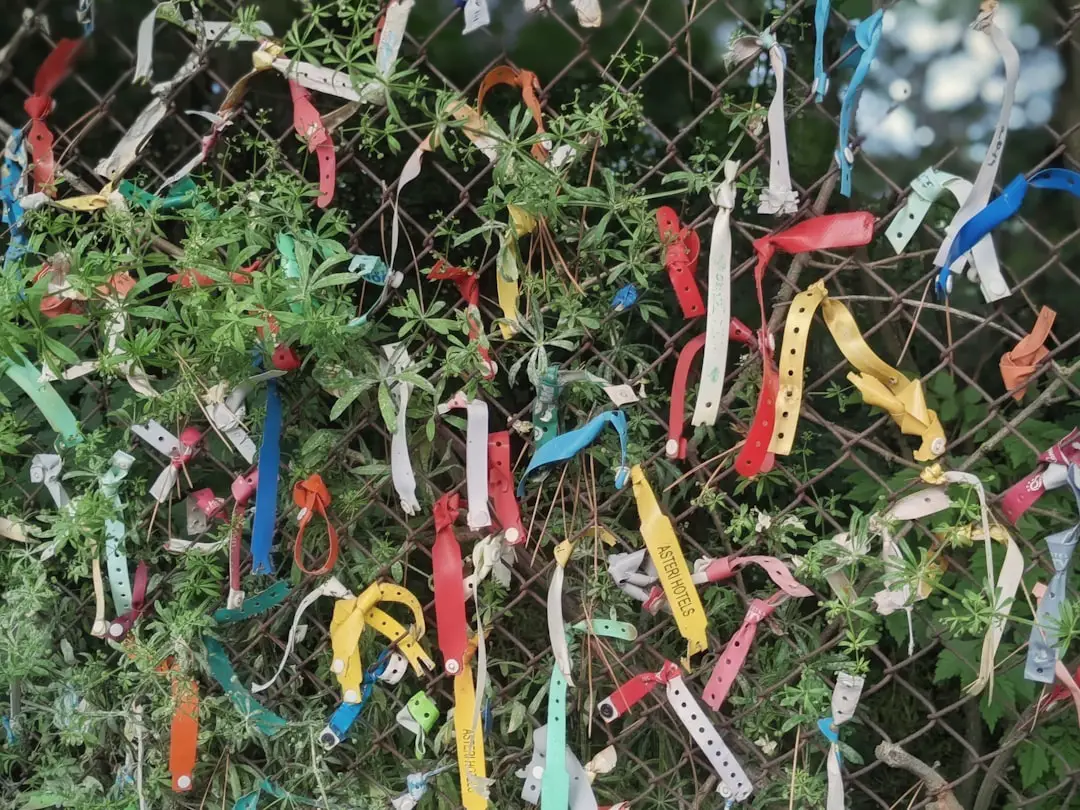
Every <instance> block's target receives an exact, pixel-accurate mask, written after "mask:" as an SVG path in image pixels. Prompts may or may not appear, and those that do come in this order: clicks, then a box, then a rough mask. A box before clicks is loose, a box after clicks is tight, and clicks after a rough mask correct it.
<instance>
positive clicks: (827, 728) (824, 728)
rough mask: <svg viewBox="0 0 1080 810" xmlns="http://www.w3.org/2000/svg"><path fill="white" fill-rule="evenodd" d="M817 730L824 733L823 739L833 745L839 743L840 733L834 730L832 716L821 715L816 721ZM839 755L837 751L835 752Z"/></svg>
mask: <svg viewBox="0 0 1080 810" xmlns="http://www.w3.org/2000/svg"><path fill="white" fill-rule="evenodd" d="M817 727H818V731H820V732H821V733H822V734H823V735H825V739H826V740H828V741H829V742H830V743H832V744H833V745H839V744H840V734H839V733H838V732H837V730H836V725H835V724H834V723H833V719H832V717H831V716H830V717H822V718H821V719H820V720H818V721H817ZM837 756H838V757H839V756H840V755H839V753H838V754H837Z"/></svg>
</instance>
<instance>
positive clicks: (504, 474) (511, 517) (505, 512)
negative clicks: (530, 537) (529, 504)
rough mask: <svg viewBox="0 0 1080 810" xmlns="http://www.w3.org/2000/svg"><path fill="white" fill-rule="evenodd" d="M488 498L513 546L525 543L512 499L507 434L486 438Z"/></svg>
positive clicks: (518, 513) (522, 525)
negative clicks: (489, 497)
mask: <svg viewBox="0 0 1080 810" xmlns="http://www.w3.org/2000/svg"><path fill="white" fill-rule="evenodd" d="M488 494H489V495H490V496H491V502H492V504H494V507H495V520H496V521H497V522H498V524H499V526H500V527H501V528H502V530H503V536H504V537H505V538H506V542H507V543H509V544H510V545H512V546H515V545H517V544H518V543H524V542H525V526H524V524H522V522H521V508H520V507H519V506H518V502H517V498H516V497H515V496H514V476H513V472H512V471H511V469H510V433H509V432H508V431H505V430H501V431H498V432H496V433H489V434H488Z"/></svg>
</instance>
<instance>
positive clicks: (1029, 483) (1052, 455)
mask: <svg viewBox="0 0 1080 810" xmlns="http://www.w3.org/2000/svg"><path fill="white" fill-rule="evenodd" d="M1076 444H1080V430H1078V429H1075V428H1074V429H1073V430H1071V431H1069V435H1068V436H1066V437H1065V438H1063V439H1061V441H1059V442H1058V443H1057V444H1055V445H1054V446H1053V447H1051V448H1050V449H1049V450H1045V451H1043V452H1042V453H1040V454H1039V466H1038V467H1036V468H1035V469H1034V470H1033V471H1032V472H1030V473H1028V474H1027V475H1026V476H1024V477H1023V478H1022V479H1021V480H1019V481H1017V482H1016V483H1015V484H1013V485H1012V486H1011V487H1009V489H1008V490H1007V491H1006V492H1005V495H1004V497H1003V498H1002V500H1001V513H1002V514H1003V515H1005V519H1006V520H1008V521H1009V523H1012V524H1013V525H1015V524H1016V521H1018V520H1019V519H1020V516H1021V515H1022V514H1024V512H1026V511H1027V510H1028V509H1030V508H1031V507H1032V506H1034V505H1035V502H1036V501H1037V500H1039V498H1041V497H1042V496H1043V494H1044V493H1045V492H1046V484H1045V482H1044V481H1043V474H1044V473H1045V472H1046V466H1047V465H1048V464H1060V465H1061V466H1063V467H1068V466H1069V465H1070V464H1078V463H1080V447H1076V446H1074V445H1076Z"/></svg>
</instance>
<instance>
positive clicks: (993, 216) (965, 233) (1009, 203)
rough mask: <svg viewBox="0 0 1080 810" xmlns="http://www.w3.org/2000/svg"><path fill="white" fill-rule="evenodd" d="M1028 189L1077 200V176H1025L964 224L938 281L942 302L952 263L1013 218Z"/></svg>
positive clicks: (1048, 172)
mask: <svg viewBox="0 0 1080 810" xmlns="http://www.w3.org/2000/svg"><path fill="white" fill-rule="evenodd" d="M1029 188H1040V189H1047V190H1049V191H1067V192H1068V193H1069V194H1072V195H1073V196H1074V197H1080V173H1077V172H1073V171H1069V170H1068V169H1043V170H1042V171H1041V172H1036V173H1035V174H1033V175H1032V176H1031V179H1027V178H1025V177H1024V175H1022V174H1021V175H1017V177H1016V178H1015V179H1014V180H1013V181H1012V182H1011V183H1009V185H1007V186H1005V190H1004V191H1002V192H1001V194H1000V196H998V197H996V198H994V199H993V200H991V201H990V202H989V203H987V205H986V207H985V208H984V209H983V210H982V211H980V212H979V213H977V214H975V216H973V217H972V218H971V219H969V220H968V221H967V222H965V223H964V226H963V227H962V228H961V229H960V231H959V233H957V234H956V238H955V239H953V242H952V247H951V248H950V249H949V258H948V260H947V261H946V262H945V265H944V266H943V267H942V268H941V272H940V273H938V278H937V285H936V287H937V294H938V297H939V298H944V297H945V296H947V295H948V294H949V293H950V292H951V291H952V270H951V269H950V268H951V267H952V265H953V263H954V262H955V261H956V260H957V259H959V258H960V257H961V256H963V255H964V254H965V253H967V252H968V251H970V250H971V249H972V248H974V247H975V245H977V244H978V243H979V242H981V241H982V239H983V237H985V236H986V235H987V234H989V233H990V232H991V231H993V230H994V229H995V228H997V227H998V225H1000V224H1001V223H1003V222H1005V221H1006V220H1008V219H1010V218H1011V217H1013V216H1014V215H1015V214H1016V212H1017V211H1019V210H1020V207H1021V206H1022V205H1023V203H1024V197H1025V196H1026V195H1027V190H1028V189H1029Z"/></svg>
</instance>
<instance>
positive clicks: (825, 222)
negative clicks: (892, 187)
mask: <svg viewBox="0 0 1080 810" xmlns="http://www.w3.org/2000/svg"><path fill="white" fill-rule="evenodd" d="M873 235H874V217H873V215H872V214H870V213H869V212H866V211H856V212H851V213H848V214H829V215H826V216H821V217H814V218H813V219H808V220H806V221H804V222H800V223H799V224H798V225H795V226H793V227H791V228H788V229H787V230H786V231H780V232H779V233H775V234H771V235H769V236H763V237H762V238H760V239H756V240H755V241H754V252H755V253H756V254H757V264H756V265H755V267H754V283H755V285H756V287H757V298H758V308H759V310H760V312H761V327H760V329H759V330H758V348H759V349H760V351H761V362H762V382H761V392H760V394H759V395H758V402H757V407H756V408H755V410H754V421H753V423H752V424H751V425H750V430H749V431H748V432H747V434H746V443H745V444H744V445H743V448H742V450H740V451H739V455H738V456H737V457H736V459H735V469H736V471H737V472H738V473H739V474H740V475H742V476H744V477H752V476H755V475H757V474H758V473H760V472H768V471H769V470H771V469H772V466H773V461H774V459H773V454H772V453H771V452H770V451H769V446H770V444H771V443H772V437H773V433H774V427H775V424H774V423H775V419H776V405H777V395H778V392H779V388H780V378H779V374H778V372H777V370H776V365H775V363H774V362H773V346H772V335H770V334H769V333H768V324H769V321H768V318H767V317H766V313H765V292H764V289H763V287H762V285H763V283H764V280H765V270H766V269H767V268H768V265H769V262H770V261H771V260H772V257H773V256H774V255H776V253H777V251H780V252H783V253H788V254H791V255H796V254H799V253H809V252H811V251H814V250H830V249H833V248H842V247H857V246H860V245H865V244H868V243H869V242H870V240H871V239H872V238H873Z"/></svg>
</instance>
